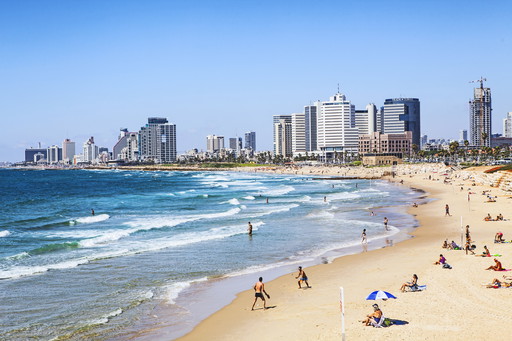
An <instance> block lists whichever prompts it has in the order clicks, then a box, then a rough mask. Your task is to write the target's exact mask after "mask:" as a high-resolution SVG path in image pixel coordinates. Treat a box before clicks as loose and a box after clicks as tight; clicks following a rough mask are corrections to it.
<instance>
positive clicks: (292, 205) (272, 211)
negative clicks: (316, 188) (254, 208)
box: [251, 204, 300, 217]
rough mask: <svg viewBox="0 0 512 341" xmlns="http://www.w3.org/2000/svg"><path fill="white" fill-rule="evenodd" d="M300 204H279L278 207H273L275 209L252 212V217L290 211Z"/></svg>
mask: <svg viewBox="0 0 512 341" xmlns="http://www.w3.org/2000/svg"><path fill="white" fill-rule="evenodd" d="M299 206H300V205H298V204H291V205H286V206H279V207H277V208H273V209H270V210H268V211H265V212H259V213H253V214H251V217H263V216H266V215H269V214H274V213H281V212H288V211H289V210H291V209H292V208H295V207H299Z"/></svg>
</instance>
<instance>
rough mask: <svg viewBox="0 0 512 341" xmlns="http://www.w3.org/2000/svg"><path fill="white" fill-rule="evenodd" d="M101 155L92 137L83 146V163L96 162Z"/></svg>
mask: <svg viewBox="0 0 512 341" xmlns="http://www.w3.org/2000/svg"><path fill="white" fill-rule="evenodd" d="M98 155H99V148H98V146H97V145H96V144H95V143H94V137H93V136H91V137H90V138H89V139H88V140H87V141H85V142H84V144H83V158H82V161H83V162H91V163H94V162H96V159H97V158H98Z"/></svg>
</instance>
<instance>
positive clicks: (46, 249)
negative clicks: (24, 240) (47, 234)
mask: <svg viewBox="0 0 512 341" xmlns="http://www.w3.org/2000/svg"><path fill="white" fill-rule="evenodd" d="M78 247H79V244H78V243H77V242H66V243H57V244H47V245H44V246H41V247H38V248H37V249H34V250H31V251H29V252H28V254H29V255H30V256H36V255H43V254H46V253H51V252H57V251H62V250H71V249H76V248H78Z"/></svg>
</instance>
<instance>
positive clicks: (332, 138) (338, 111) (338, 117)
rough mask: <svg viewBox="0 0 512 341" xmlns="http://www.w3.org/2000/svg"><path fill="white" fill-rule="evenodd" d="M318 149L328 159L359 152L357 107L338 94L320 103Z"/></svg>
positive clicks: (318, 111)
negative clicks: (337, 155) (356, 124)
mask: <svg viewBox="0 0 512 341" xmlns="http://www.w3.org/2000/svg"><path fill="white" fill-rule="evenodd" d="M317 131H318V136H317V141H318V149H320V150H321V151H323V152H324V156H325V158H326V159H328V158H332V157H334V154H335V153H336V152H345V151H347V152H357V149H358V133H359V129H358V128H356V126H355V106H354V105H353V104H351V103H350V101H347V99H346V97H345V95H343V94H341V93H337V94H335V95H334V96H331V97H330V98H329V101H325V102H319V103H318V110H317Z"/></svg>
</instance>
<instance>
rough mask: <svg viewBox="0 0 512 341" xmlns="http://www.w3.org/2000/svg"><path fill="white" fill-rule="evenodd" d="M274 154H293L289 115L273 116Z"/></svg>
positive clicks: (290, 118) (290, 117) (285, 155)
mask: <svg viewBox="0 0 512 341" xmlns="http://www.w3.org/2000/svg"><path fill="white" fill-rule="evenodd" d="M276 118H277V122H276ZM274 155H282V156H284V157H292V156H293V150H292V116H291V115H276V116H274Z"/></svg>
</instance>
